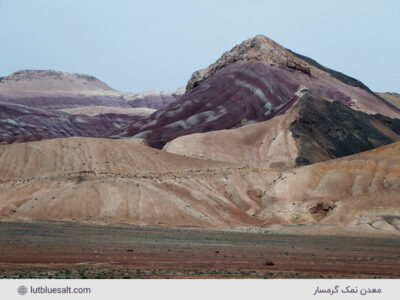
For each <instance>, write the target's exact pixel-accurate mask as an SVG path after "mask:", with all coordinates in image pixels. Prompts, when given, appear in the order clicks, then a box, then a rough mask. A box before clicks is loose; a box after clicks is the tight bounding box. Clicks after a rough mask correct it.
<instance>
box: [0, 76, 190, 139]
mask: <svg viewBox="0 0 400 300" xmlns="http://www.w3.org/2000/svg"><path fill="white" fill-rule="evenodd" d="M179 93H182V90H180V91H178V92H176V93H171V92H167V93H162V92H156V91H150V92H144V93H140V94H132V93H122V92H119V91H116V90H114V89H112V88H110V87H109V86H108V85H107V84H105V83H104V82H102V81H100V80H98V79H97V78H95V77H93V76H89V75H83V74H73V73H65V72H56V71H49V70H47V71H46V70H44V71H43V70H42V71H41V70H25V71H19V72H15V73H13V74H11V75H9V76H7V77H2V78H0V125H1V126H0V143H13V142H24V141H32V140H41V139H46V138H55V137H68V136H93V137H99V136H104V135H105V134H106V133H108V132H110V131H113V130H116V129H118V128H120V127H123V126H126V125H128V124H130V123H132V122H133V121H135V120H138V119H141V118H142V117H146V116H149V115H150V114H151V113H153V112H155V111H156V109H157V108H160V107H162V106H164V105H166V104H168V103H171V102H173V101H175V100H176V99H177V98H179V97H180V94H179Z"/></svg>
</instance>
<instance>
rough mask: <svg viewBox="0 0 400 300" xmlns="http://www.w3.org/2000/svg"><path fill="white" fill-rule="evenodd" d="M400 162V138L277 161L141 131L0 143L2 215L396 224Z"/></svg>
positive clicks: (177, 222)
mask: <svg viewBox="0 0 400 300" xmlns="http://www.w3.org/2000/svg"><path fill="white" fill-rule="evenodd" d="M138 142H139V143H140V142H141V141H138ZM399 170H400V143H394V144H391V145H387V146H383V147H381V148H378V149H375V150H371V151H367V152H363V153H359V154H356V155H353V156H348V157H345V158H341V159H335V160H330V161H328V162H322V163H316V164H313V165H310V166H305V167H300V168H295V169H291V170H287V171H282V170H281V171H278V170H274V169H260V168H246V167H240V166H237V165H234V164H230V163H222V162H216V161H211V160H199V159H194V158H188V157H184V156H178V155H174V154H170V153H165V152H163V151H159V150H156V149H153V148H149V147H146V146H142V145H138V144H137V141H136V140H135V139H125V140H110V139H93V138H65V139H53V140H45V141H39V142H30V143H24V144H13V145H3V146H0V175H1V182H0V215H1V218H2V219H4V220H12V219H14V220H15V219H19V220H21V219H22V220H30V221H35V220H74V221H78V222H95V223H114V224H120V223H122V222H127V223H131V224H137V225H145V224H146V225H158V226H160V225H162V226H200V227H211V228H232V227H243V226H244V227H254V226H255V227H259V226H269V225H282V224H309V225H312V224H319V223H323V224H327V225H332V226H346V227H355V228H364V229H375V230H390V231H398V230H400V227H399V220H400V210H399V207H400V205H399V204H400V202H399V201H400V197H399V195H400V193H399V191H400V172H399ZM315 228H316V229H317V227H315Z"/></svg>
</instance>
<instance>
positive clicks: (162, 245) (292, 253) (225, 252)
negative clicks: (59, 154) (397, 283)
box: [0, 222, 400, 278]
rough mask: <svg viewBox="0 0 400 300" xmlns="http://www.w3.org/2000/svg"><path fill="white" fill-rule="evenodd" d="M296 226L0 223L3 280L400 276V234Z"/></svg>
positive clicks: (0, 258)
mask: <svg viewBox="0 0 400 300" xmlns="http://www.w3.org/2000/svg"><path fill="white" fill-rule="evenodd" d="M296 227H297V228H296ZM296 227H292V228H289V229H288V230H283V231H282V232H285V233H279V234H278V233H276V232H275V231H267V230H264V231H262V232H261V231H260V232H240V231H235V232H233V231H211V230H200V229H193V228H180V229H165V228H150V227H132V226H97V225H82V224H74V223H58V222H46V223H22V222H0V232H1V234H0V278H400V239H399V238H398V236H395V235H388V234H385V235H378V234H377V233H375V234H374V235H372V234H370V235H364V237H357V235H356V234H351V232H348V233H347V235H337V234H334V235H332V234H330V233H329V232H328V233H326V234H313V235H308V234H307V228H305V230H303V229H302V228H299V227H303V226H296ZM302 231H303V232H306V233H305V234H300V233H299V232H302ZM290 232H292V233H290Z"/></svg>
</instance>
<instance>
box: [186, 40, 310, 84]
mask: <svg viewBox="0 0 400 300" xmlns="http://www.w3.org/2000/svg"><path fill="white" fill-rule="evenodd" d="M246 60H256V61H263V62H266V63H269V64H274V65H278V66H284V67H289V68H292V69H297V70H300V71H302V72H303V73H306V74H310V73H311V71H310V68H309V66H308V64H306V63H305V62H304V61H303V60H301V59H299V58H298V57H296V56H294V55H293V54H292V53H291V52H289V51H288V50H287V49H285V48H284V47H282V46H281V45H279V44H278V43H276V42H274V41H273V40H271V39H269V38H267V37H266V36H264V35H257V36H255V37H254V38H251V39H248V40H246V41H244V42H242V43H241V44H239V45H236V46H235V47H233V48H232V49H231V50H230V51H227V52H225V53H224V54H223V55H222V56H221V57H220V58H219V59H218V60H217V61H216V62H215V63H214V64H212V65H210V66H209V67H208V68H205V69H202V70H199V71H196V72H194V73H193V75H192V77H191V78H190V80H189V82H188V84H187V86H186V90H187V91H188V90H190V89H193V88H195V87H196V86H198V85H199V84H201V83H202V82H203V81H205V80H206V79H208V78H209V77H211V76H212V75H213V74H215V73H216V72H217V71H219V70H221V69H223V68H225V67H226V66H228V65H230V64H233V63H235V62H238V61H246Z"/></svg>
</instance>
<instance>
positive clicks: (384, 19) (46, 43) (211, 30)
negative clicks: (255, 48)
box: [0, 0, 400, 92]
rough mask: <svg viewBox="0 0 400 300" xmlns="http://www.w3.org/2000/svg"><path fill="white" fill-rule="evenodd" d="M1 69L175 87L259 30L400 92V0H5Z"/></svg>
mask: <svg viewBox="0 0 400 300" xmlns="http://www.w3.org/2000/svg"><path fill="white" fill-rule="evenodd" d="M0 28H1V30H0V76H5V75H8V74H10V73H12V72H15V71H17V70H21V69H53V70H57V71H66V72H78V73H86V74H90V75H93V76H96V77H98V78H99V79H101V80H103V81H105V82H106V83H108V84H109V85H110V86H111V87H113V88H115V89H119V90H122V91H132V92H139V91H143V90H148V89H159V90H175V89H176V88H178V87H180V86H184V85H186V82H187V80H188V79H189V78H190V76H191V74H192V72H194V71H195V70H197V69H200V68H204V67H206V66H208V65H209V64H211V63H213V62H214V61H215V60H216V59H218V58H219V57H220V56H221V54H222V53H223V52H224V51H227V50H230V49H231V48H232V47H233V46H234V45H236V44H238V43H240V42H242V41H243V40H245V39H248V38H250V37H253V36H255V35H257V34H264V35H266V36H267V37H269V38H271V39H273V40H275V41H276V42H278V43H280V44H281V45H283V46H284V47H286V48H289V49H292V50H294V51H295V52H297V53H300V54H303V55H306V56H309V57H311V58H313V59H315V60H317V61H318V62H319V63H321V64H322V65H325V66H327V67H330V68H333V69H335V70H338V71H341V72H343V73H345V74H347V75H350V76H353V77H355V78H357V79H359V80H361V81H363V82H364V83H365V84H366V85H367V86H369V87H370V88H371V89H373V90H375V91H397V92H400V1H399V0H386V1H385V0H381V1H373V0H371V1H368V0H360V1H352V0H344V1H339V0H336V1H328V0H327V1H322V0H318V1H306V0H301V1H285V0H274V1H266V0H264V1H261V0H260V1H255V0H254V1H251V0H247V1H234V0H231V1H223V0H211V1H208V0H203V1H199V0H196V1H190V0H186V1H172V0H171V1H165V0H164V1H151V0H148V1H145V0H142V1H134V0H131V1H129V0H126V1H124V0H0Z"/></svg>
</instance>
